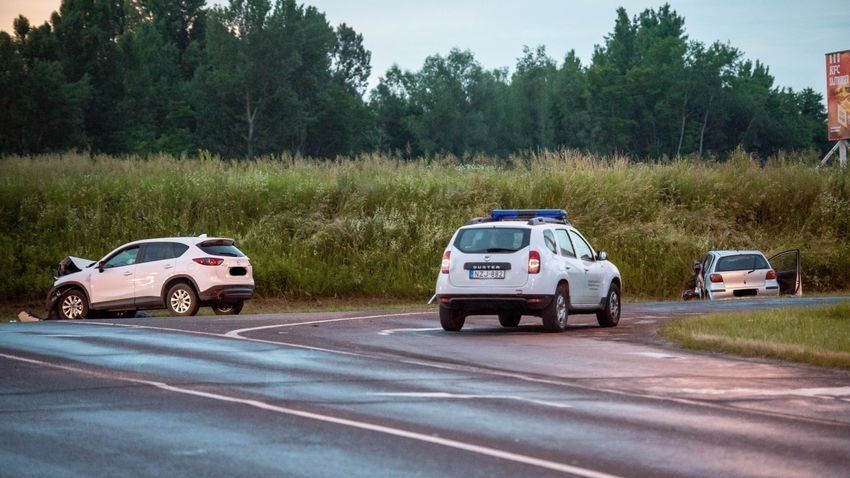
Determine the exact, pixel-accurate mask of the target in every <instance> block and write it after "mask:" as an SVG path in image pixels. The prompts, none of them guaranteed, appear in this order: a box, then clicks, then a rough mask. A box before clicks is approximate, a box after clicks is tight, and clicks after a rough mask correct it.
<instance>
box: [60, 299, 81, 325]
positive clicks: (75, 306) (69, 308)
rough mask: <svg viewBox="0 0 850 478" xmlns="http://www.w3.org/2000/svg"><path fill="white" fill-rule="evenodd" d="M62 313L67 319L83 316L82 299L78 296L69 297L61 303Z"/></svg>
mask: <svg viewBox="0 0 850 478" xmlns="http://www.w3.org/2000/svg"><path fill="white" fill-rule="evenodd" d="M62 313H63V314H64V315H65V317H67V318H69V319H76V318H79V317H80V316H82V315H83V299H82V298H81V297H80V296H78V295H69V296H67V297H65V300H63V301H62Z"/></svg>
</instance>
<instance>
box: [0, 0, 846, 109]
mask: <svg viewBox="0 0 850 478" xmlns="http://www.w3.org/2000/svg"><path fill="white" fill-rule="evenodd" d="M208 3H211V4H223V3H225V0H212V1H210V0H208ZM306 3H307V4H309V5H314V6H316V7H317V8H318V9H319V10H320V11H323V12H325V14H326V16H327V18H328V21H329V22H330V23H331V24H332V25H337V24H339V23H343V22H344V23H347V24H348V25H349V26H351V27H352V28H354V29H355V30H356V31H358V32H359V33H362V34H363V37H364V43H365V45H366V48H368V49H369V50H370V51H371V52H372V77H371V79H370V85H371V86H374V85H376V84H377V82H378V78H379V77H380V76H382V75H383V74H384V72H386V70H387V69H388V68H389V67H390V66H392V65H393V64H394V63H395V64H398V65H399V66H400V67H402V68H403V69H409V70H417V69H419V68H420V67H421V66H422V63H423V62H424V60H425V58H426V57H427V56H429V55H433V54H435V53H439V54H441V55H445V54H446V53H447V52H448V51H449V50H450V49H452V48H454V47H457V48H461V49H469V50H471V51H472V52H473V53H474V54H475V57H476V59H477V60H478V61H479V62H480V63H481V64H482V66H484V67H485V68H487V69H493V68H501V67H506V66H507V67H510V68H513V66H514V65H515V64H516V60H517V58H518V57H519V56H520V55H521V54H522V47H523V46H524V45H528V46H530V47H536V46H537V45H545V46H546V50H547V52H548V53H549V55H550V56H551V57H553V58H555V59H556V60H559V61H560V60H561V59H563V57H564V55H565V54H566V53H567V52H568V51H569V50H571V49H572V50H575V51H576V53H577V54H578V56H579V58H581V59H582V62H583V63H584V64H585V65H586V64H587V63H589V62H590V58H591V55H592V53H593V47H594V45H597V44H600V43H602V42H603V41H604V37H605V35H607V34H609V33H610V32H611V31H612V30H613V26H614V19H615V16H616V9H617V7H619V6H623V7H625V8H626V10H627V11H628V13H629V16H633V15H635V14H637V13H639V12H640V11H642V10H644V9H646V8H657V7H658V6H660V5H662V4H663V2H662V1H661V0H658V1H656V2H649V1H631V0H619V1H616V0H615V1H611V0H573V1H570V0H524V1H516V0H514V1H505V0H489V1H487V0H454V1H451V0H428V1H415V0H354V1H352V0H310V1H307V2H306ZM669 3H670V5H671V7H672V8H673V9H674V10H676V11H677V12H678V13H679V14H680V15H682V16H684V17H685V28H686V30H687V33H688V36H689V38H690V39H692V40H698V41H701V42H703V43H712V42H714V41H716V40H719V41H722V42H730V43H731V44H732V46H734V47H737V48H738V49H740V50H742V51H743V52H744V53H745V57H746V58H750V59H758V60H761V61H762V62H763V63H765V64H767V65H768V66H769V67H770V71H771V73H772V74H773V75H774V77H775V78H776V85H777V86H783V87H791V88H793V89H795V90H801V89H803V88H813V89H814V90H815V91H817V92H820V93H821V94H823V93H824V92H825V90H826V80H825V75H826V73H825V69H826V67H825V59H824V55H825V54H826V53H828V52H834V51H838V50H847V49H850V1H848V0H809V1H793V0H773V1H769V0H737V1H734V0H712V1H705V0H669ZM59 4H60V1H59V0H0V29H3V30H6V31H10V30H11V28H12V20H13V19H14V18H15V17H16V16H17V15H18V14H19V13H23V14H24V15H25V16H27V17H28V18H29V19H30V23H33V24H40V23H41V22H43V21H44V20H46V19H47V18H48V17H49V16H50V13H51V12H52V11H53V10H57V9H58V8H59Z"/></svg>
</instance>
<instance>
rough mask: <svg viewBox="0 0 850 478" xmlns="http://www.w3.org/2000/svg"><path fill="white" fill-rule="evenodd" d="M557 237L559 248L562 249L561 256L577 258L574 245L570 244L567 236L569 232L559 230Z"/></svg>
mask: <svg viewBox="0 0 850 478" xmlns="http://www.w3.org/2000/svg"><path fill="white" fill-rule="evenodd" d="M555 235H556V236H558V247H559V248H560V249H561V255H562V256H564V257H575V256H576V252H575V249H573V244H572V243H571V242H570V238H569V236H567V231H565V230H563V229H557V230H556V231H555Z"/></svg>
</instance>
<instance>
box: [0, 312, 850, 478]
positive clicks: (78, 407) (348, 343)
mask: <svg viewBox="0 0 850 478" xmlns="http://www.w3.org/2000/svg"><path fill="white" fill-rule="evenodd" d="M837 300H844V299H840V298H788V299H775V300H752V301H735V302H687V303H682V302H668V303H642V304H624V311H623V312H624V315H623V318H622V319H621V321H620V325H619V326H618V327H617V328H614V329H601V328H599V327H597V326H596V320H595V317H594V316H591V315H587V316H579V315H573V316H570V323H571V325H570V327H569V330H567V332H565V333H563V334H546V333H543V330H542V327H541V325H540V323H539V319H536V318H532V317H526V318H524V319H523V322H522V323H521V325H520V327H518V328H516V329H504V328H501V327H500V326H499V325H498V322H497V321H496V320H495V318H493V317H470V318H469V319H467V323H466V326H465V327H464V329H463V331H461V332H460V333H446V332H443V331H442V329H440V326H439V322H438V320H437V318H436V315H437V314H436V311H433V310H419V311H416V310H411V311H369V312H360V313H351V312H334V313H309V314H268V315H253V316H232V317H193V318H136V319H125V320H117V319H115V320H112V319H103V320H92V321H76V322H58V321H57V322H39V323H28V324H6V325H2V326H0V376H2V382H0V383H2V385H0V393H2V397H3V398H2V402H0V413H2V420H0V475H6V474H8V475H14V476H65V475H81V476H115V475H134V476H153V475H157V476H163V475H165V476H169V475H192V476H201V475H207V476H263V475H279V476H341V475H345V476H515V475H533V476H549V475H553V476H554V475H559V476H564V475H567V476H570V475H572V476H588V477H604V476H847V473H848V472H847V470H848V461H847V457H848V456H850V373H847V372H842V371H831V370H826V369H820V368H815V367H808V366H802V365H789V364H782V363H780V362H776V361H767V360H752V359H738V358H733V357H728V356H722V355H717V354H707V353H693V352H687V351H683V350H680V349H677V348H675V347H672V346H671V345H669V344H667V343H666V342H664V341H663V340H661V339H659V338H658V337H657V336H656V335H655V331H656V330H657V328H658V327H660V326H661V325H663V324H664V323H666V322H667V321H670V320H678V319H680V318H683V317H686V316H688V315H694V314H700V313H704V312H707V311H714V310H737V309H757V308H767V307H777V306H810V305H820V304H824V303H831V302H835V301H837Z"/></svg>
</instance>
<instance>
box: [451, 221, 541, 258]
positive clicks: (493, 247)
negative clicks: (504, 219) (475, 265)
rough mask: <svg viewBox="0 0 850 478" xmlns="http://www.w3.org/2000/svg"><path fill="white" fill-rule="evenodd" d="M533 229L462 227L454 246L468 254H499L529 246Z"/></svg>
mask: <svg viewBox="0 0 850 478" xmlns="http://www.w3.org/2000/svg"><path fill="white" fill-rule="evenodd" d="M530 236H531V229H521V228H516V229H514V228H507V227H488V228H482V227H475V228H469V229H461V230H460V232H458V234H457V238H455V242H454V246H455V247H456V248H457V249H458V250H460V251H461V252H464V253H467V254H484V253H487V254H499V253H510V252H516V251H518V250H520V249H523V248H525V247H528V241H529V237H530Z"/></svg>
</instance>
